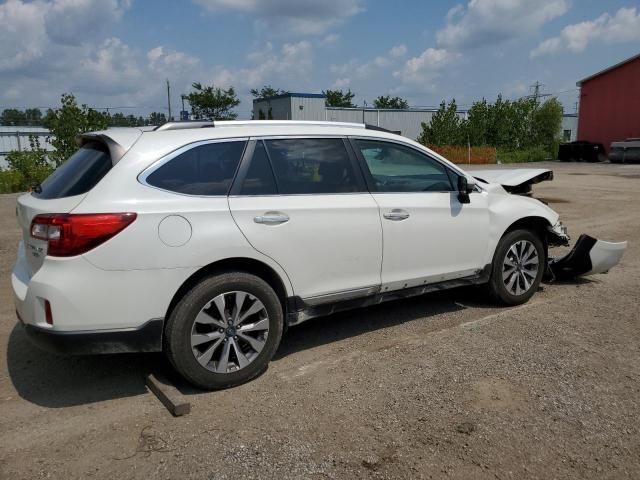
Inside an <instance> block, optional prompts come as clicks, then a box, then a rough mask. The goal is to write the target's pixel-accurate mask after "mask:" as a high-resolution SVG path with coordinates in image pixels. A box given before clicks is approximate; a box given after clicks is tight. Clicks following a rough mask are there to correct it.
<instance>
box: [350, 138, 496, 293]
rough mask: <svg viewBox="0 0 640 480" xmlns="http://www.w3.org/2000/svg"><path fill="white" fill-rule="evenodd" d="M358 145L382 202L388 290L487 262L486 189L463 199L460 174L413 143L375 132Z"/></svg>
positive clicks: (355, 141) (384, 271)
mask: <svg viewBox="0 0 640 480" xmlns="http://www.w3.org/2000/svg"><path fill="white" fill-rule="evenodd" d="M353 145H354V149H355V150H356V152H357V154H358V155H359V157H360V161H361V163H362V166H363V170H364V171H365V175H366V178H367V180H368V182H369V186H370V189H371V191H372V194H373V197H374V199H375V200H376V202H377V204H378V205H379V206H380V219H381V222H382V231H383V238H384V250H383V264H382V288H383V291H385V290H396V289H401V288H410V287H414V286H419V285H424V284H429V283H437V282H441V281H446V280H452V279H456V278H461V277H466V276H471V275H474V274H475V273H477V272H478V271H479V270H480V269H482V268H483V267H484V264H483V263H484V261H485V257H486V252H487V248H488V241H489V212H488V208H487V197H486V195H485V194H481V193H473V194H471V195H470V197H471V202H470V203H464V204H463V203H460V201H459V199H458V193H457V191H455V190H456V189H455V188H454V185H456V182H457V178H455V177H456V176H457V175H458V174H457V173H456V172H454V171H453V170H451V169H449V167H447V166H446V165H444V163H442V162H440V161H438V160H436V159H434V158H432V157H431V156H429V155H427V154H426V153H423V152H421V151H419V150H418V149H416V148H414V147H412V146H409V145H405V144H402V143H397V142H392V141H383V140H377V139H370V138H362V139H353Z"/></svg>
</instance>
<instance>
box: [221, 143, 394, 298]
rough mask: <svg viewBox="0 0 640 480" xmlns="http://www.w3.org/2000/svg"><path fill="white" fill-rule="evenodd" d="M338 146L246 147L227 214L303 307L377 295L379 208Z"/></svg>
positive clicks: (343, 146) (349, 156)
mask: <svg viewBox="0 0 640 480" xmlns="http://www.w3.org/2000/svg"><path fill="white" fill-rule="evenodd" d="M349 152H350V150H349V147H348V145H347V144H346V141H345V140H344V139H342V138H336V137H334V138H328V137H323V138H318V137H311V138H309V137H307V138H292V137H287V138H264V139H256V140H254V141H252V142H251V145H250V147H249V148H248V150H247V157H246V158H245V160H248V159H250V162H249V161H243V165H242V167H241V170H240V172H239V175H238V178H237V180H236V182H235V183H234V186H233V188H232V192H231V195H230V197H229V205H230V209H231V213H232V215H233V217H234V219H235V221H236V223H237V224H238V227H239V228H240V230H241V231H242V232H243V234H244V235H245V237H246V238H247V239H248V241H249V242H250V243H251V245H253V247H254V248H255V249H256V250H258V251H260V252H262V253H263V254H265V255H268V256H269V257H271V258H272V259H273V260H275V261H276V262H278V263H279V264H280V265H281V266H282V268H283V269H284V270H285V271H286V273H287V275H288V276H289V279H290V280H291V283H292V285H293V288H294V291H295V293H296V295H298V296H300V297H302V298H304V299H306V300H307V301H309V302H311V303H313V302H317V303H320V302H323V301H334V300H341V299H347V298H350V297H352V296H358V295H363V294H366V293H368V292H373V291H375V290H377V288H378V287H379V285H380V268H381V261H382V228H381V225H380V217H379V214H378V206H377V205H376V202H375V201H374V200H373V197H372V196H371V194H370V193H369V192H368V191H367V190H366V186H365V184H364V180H363V178H362V174H361V172H360V170H359V169H358V166H357V163H356V160H355V158H354V156H353V155H352V154H351V153H349Z"/></svg>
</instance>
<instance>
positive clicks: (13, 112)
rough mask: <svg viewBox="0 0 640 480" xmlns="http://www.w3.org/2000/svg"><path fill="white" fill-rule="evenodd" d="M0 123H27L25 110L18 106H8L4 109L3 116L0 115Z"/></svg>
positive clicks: (13, 124) (12, 124)
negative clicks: (19, 108)
mask: <svg viewBox="0 0 640 480" xmlns="http://www.w3.org/2000/svg"><path fill="white" fill-rule="evenodd" d="M0 123H1V124H2V125H11V126H16V125H26V124H27V118H26V116H25V114H24V112H23V111H21V110H18V109H16V108H7V109H5V110H3V111H2V117H0Z"/></svg>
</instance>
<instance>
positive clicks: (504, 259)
mask: <svg viewBox="0 0 640 480" xmlns="http://www.w3.org/2000/svg"><path fill="white" fill-rule="evenodd" d="M512 248H513V249H512ZM534 252H535V255H533V253H534ZM534 257H537V263H536V264H534V263H530V261H531V260H532V259H534ZM546 261H547V258H546V251H545V248H544V245H543V243H542V240H541V239H540V237H539V236H538V235H536V234H535V233H534V232H532V231H530V230H514V231H512V232H508V233H507V234H505V235H504V236H503V237H502V238H501V239H500V242H499V243H498V247H497V248H496V252H495V254H494V256H493V263H492V268H491V278H490V279H489V284H488V289H489V294H490V295H491V297H492V298H493V300H495V301H496V302H498V303H501V304H503V305H511V306H513V305H521V304H523V303H526V302H528V301H529V299H530V298H531V297H532V296H533V294H534V293H536V291H537V290H538V287H539V286H540V282H541V280H542V276H543V275H544V271H545V267H546ZM512 265H513V267H512ZM534 266H535V267H536V268H535V272H534V268H533V267H534ZM509 272H511V274H509ZM503 274H506V276H504V275H503ZM514 276H515V277H516V278H515V279H514ZM525 287H526V288H525Z"/></svg>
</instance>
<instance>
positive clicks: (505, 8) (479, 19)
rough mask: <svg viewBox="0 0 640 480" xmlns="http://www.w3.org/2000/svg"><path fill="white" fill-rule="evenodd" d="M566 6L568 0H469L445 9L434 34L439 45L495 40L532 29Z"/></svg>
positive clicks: (482, 43) (456, 46)
mask: <svg viewBox="0 0 640 480" xmlns="http://www.w3.org/2000/svg"><path fill="white" fill-rule="evenodd" d="M568 9H569V1H568V0H536V2H534V3H532V2H531V1H530V0H470V1H469V3H468V4H467V5H466V7H465V6H463V5H457V6H455V7H454V8H452V9H451V10H449V12H448V14H447V17H446V22H447V23H446V25H445V27H444V28H442V29H441V30H439V31H438V32H437V34H436V38H437V42H438V46H439V47H440V48H447V49H449V50H451V49H465V48H474V47H481V46H485V45H492V44H499V43H502V42H504V41H508V40H511V39H514V38H518V37H522V36H525V35H529V34H531V33H534V32H536V31H538V30H539V29H540V27H542V26H543V25H544V24H545V23H547V22H549V21H550V20H553V19H554V18H557V17H559V16H561V15H564V13H566V12H567V10H568Z"/></svg>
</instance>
